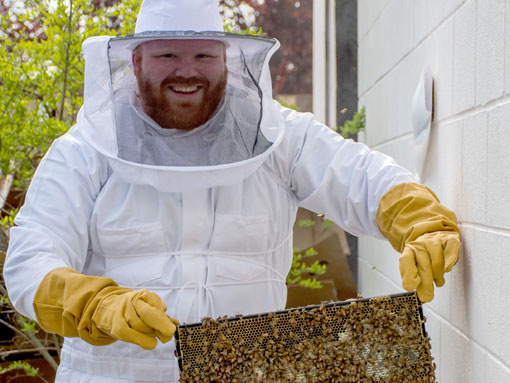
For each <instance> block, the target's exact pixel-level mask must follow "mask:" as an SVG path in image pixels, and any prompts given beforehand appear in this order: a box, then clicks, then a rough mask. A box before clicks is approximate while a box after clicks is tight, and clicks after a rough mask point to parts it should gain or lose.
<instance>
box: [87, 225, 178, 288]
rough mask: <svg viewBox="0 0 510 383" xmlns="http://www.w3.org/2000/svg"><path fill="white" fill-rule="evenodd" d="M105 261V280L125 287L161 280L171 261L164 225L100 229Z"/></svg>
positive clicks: (98, 231)
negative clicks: (108, 278)
mask: <svg viewBox="0 0 510 383" xmlns="http://www.w3.org/2000/svg"><path fill="white" fill-rule="evenodd" d="M97 233H98V239H99V244H100V246H101V248H102V250H103V256H104V258H105V273H104V274H103V275H104V276H107V277H110V278H112V279H113V280H114V281H115V282H117V283H118V284H120V285H122V286H128V287H136V286H144V287H147V286H146V284H147V283H149V282H151V281H156V280H159V279H161V275H162V272H163V269H164V268H165V267H164V265H165V264H166V263H168V261H169V259H167V258H168V257H167V256H166V252H167V247H166V242H165V236H164V232H163V228H162V226H161V224H160V223H154V224H148V225H140V226H133V227H128V228H122V229H118V228H98V229H97Z"/></svg>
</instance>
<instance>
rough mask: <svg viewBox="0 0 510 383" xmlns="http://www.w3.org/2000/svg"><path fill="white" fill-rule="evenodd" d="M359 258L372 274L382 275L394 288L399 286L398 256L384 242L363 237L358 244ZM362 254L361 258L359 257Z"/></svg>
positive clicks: (388, 244) (386, 242)
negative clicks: (366, 264) (369, 268)
mask: <svg viewBox="0 0 510 383" xmlns="http://www.w3.org/2000/svg"><path fill="white" fill-rule="evenodd" d="M358 250H359V254H360V257H362V258H363V259H364V260H365V261H366V262H367V263H369V264H370V265H371V266H370V267H371V268H372V270H374V272H377V273H380V274H382V275H384V276H385V277H386V278H388V279H389V280H391V281H392V282H393V283H394V284H395V285H396V286H401V279H400V271H399V269H398V257H399V254H398V253H397V252H396V251H395V250H394V249H393V248H392V247H391V245H390V243H389V242H388V241H386V240H380V239H376V238H371V237H363V240H360V241H359V242H358ZM361 254H362V256H361Z"/></svg>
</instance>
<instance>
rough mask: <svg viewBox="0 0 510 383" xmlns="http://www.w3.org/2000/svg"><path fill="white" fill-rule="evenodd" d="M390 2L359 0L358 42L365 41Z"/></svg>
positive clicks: (386, 0) (385, 0) (384, 0)
mask: <svg viewBox="0 0 510 383" xmlns="http://www.w3.org/2000/svg"><path fill="white" fill-rule="evenodd" d="M389 1H390V0H358V42H361V41H362V40H363V38H364V37H365V35H366V34H367V32H368V30H369V29H370V28H371V27H372V26H373V24H374V22H375V21H376V20H377V18H378V17H379V15H380V13H381V12H382V11H383V9H384V7H386V5H387V4H388V2H389Z"/></svg>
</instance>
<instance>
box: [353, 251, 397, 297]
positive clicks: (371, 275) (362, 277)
mask: <svg viewBox="0 0 510 383" xmlns="http://www.w3.org/2000/svg"><path fill="white" fill-rule="evenodd" d="M372 267H373V265H371V264H370V263H368V262H366V261H365V260H363V259H358V291H359V294H360V295H361V296H363V297H365V298H370V297H376V296H381V295H389V294H397V293H400V292H403V291H404V290H403V289H402V288H399V287H398V286H397V285H395V284H394V283H392V282H390V281H388V280H387V279H386V278H385V277H383V275H382V274H381V273H379V272H378V271H377V270H374V269H373V268H372Z"/></svg>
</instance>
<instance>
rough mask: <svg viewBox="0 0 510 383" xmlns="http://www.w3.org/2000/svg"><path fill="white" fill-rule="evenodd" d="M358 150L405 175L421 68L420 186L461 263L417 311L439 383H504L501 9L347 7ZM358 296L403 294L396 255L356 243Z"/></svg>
mask: <svg viewBox="0 0 510 383" xmlns="http://www.w3.org/2000/svg"><path fill="white" fill-rule="evenodd" d="M358 60H359V63H358V94H359V106H360V107H361V106H363V105H365V106H366V110H367V134H366V142H367V144H368V145H369V146H370V147H372V148H373V149H376V150H380V151H382V152H385V153H387V154H389V155H391V156H393V157H394V158H395V159H396V160H397V161H398V162H399V163H400V164H402V165H404V166H406V167H408V168H409V169H411V170H414V163H413V160H412V157H411V152H410V150H409V144H410V142H411V139H412V135H411V105H412V97H413V94H414V90H415V89H416V86H417V84H418V80H419V77H420V73H421V71H422V69H423V68H424V67H428V68H430V70H431V72H432V73H433V76H434V79H435V101H436V104H435V113H434V122H433V126H432V133H431V141H430V147H429V153H428V158H427V164H426V167H425V170H424V177H423V182H424V183H425V184H426V185H428V186H429V187H431V188H432V189H433V190H434V191H435V192H436V194H437V195H438V196H439V198H440V199H441V201H442V202H443V203H444V204H445V205H446V206H448V207H449V208H451V209H453V210H455V211H456V213H457V215H458V218H459V220H460V223H461V228H462V234H463V241H464V243H463V249H462V254H461V259H460V261H459V263H458V264H457V266H456V267H455V268H454V270H453V271H452V272H451V273H449V275H448V276H447V279H446V285H445V286H444V287H442V288H440V289H436V297H435V299H434V301H433V302H431V303H428V304H426V305H425V310H424V311H425V315H426V316H427V323H426V326H427V329H428V331H429V334H430V336H431V338H432V347H433V350H432V352H433V356H434V358H435V360H436V363H437V365H438V370H437V379H438V381H439V383H456V382H458V383H466V382H473V383H474V382H476V383H480V382H484V383H502V382H510V0H358ZM359 284H360V286H359V288H360V293H361V294H362V295H363V296H375V295H381V294H386V293H395V292H399V291H402V288H401V287H400V286H401V285H400V275H399V271H398V254H397V253H396V252H395V251H394V250H393V249H392V248H391V247H390V246H389V245H388V244H387V243H385V242H383V241H379V240H374V239H370V238H360V241H359Z"/></svg>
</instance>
